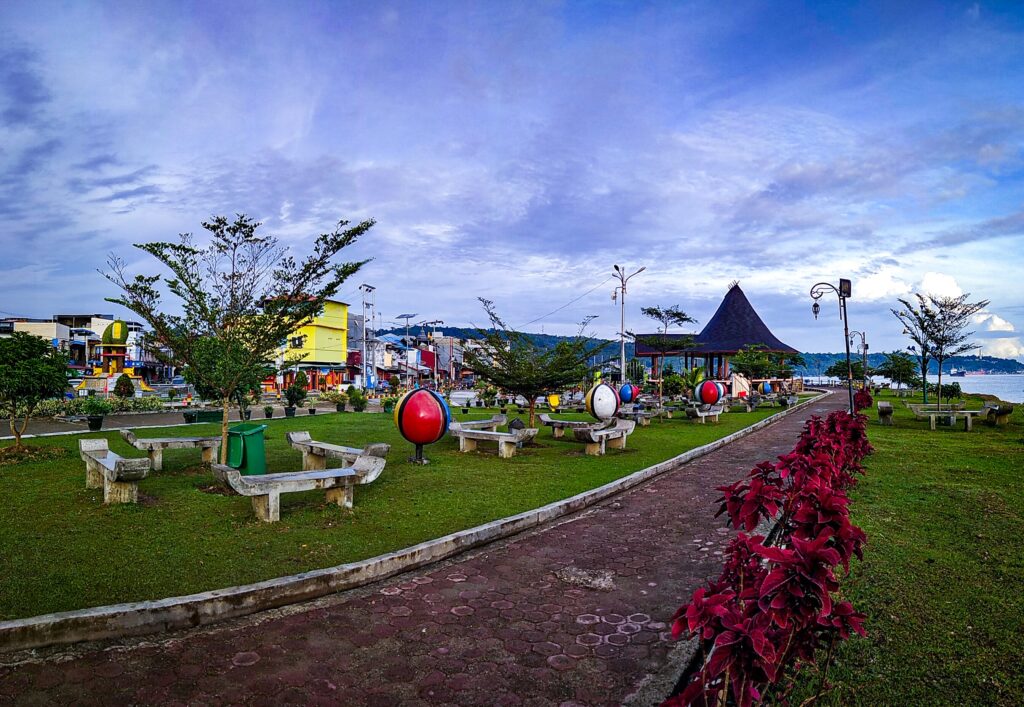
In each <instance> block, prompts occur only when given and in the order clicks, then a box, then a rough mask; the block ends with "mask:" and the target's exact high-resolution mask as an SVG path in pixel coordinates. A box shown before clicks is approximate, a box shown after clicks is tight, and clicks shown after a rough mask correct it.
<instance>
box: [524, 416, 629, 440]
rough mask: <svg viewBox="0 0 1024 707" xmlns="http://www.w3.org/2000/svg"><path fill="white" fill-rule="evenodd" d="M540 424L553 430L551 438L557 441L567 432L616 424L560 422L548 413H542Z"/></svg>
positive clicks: (585, 421)
mask: <svg viewBox="0 0 1024 707" xmlns="http://www.w3.org/2000/svg"><path fill="white" fill-rule="evenodd" d="M537 419H539V420H540V424H542V425H545V426H546V427H550V428H551V436H552V437H554V438H555V439H561V437H562V436H563V435H564V434H565V431H566V430H583V429H600V428H602V427H608V426H609V425H612V424H614V423H613V421H612V420H609V421H608V422H591V421H589V420H558V419H555V418H553V417H551V416H550V415H548V414H547V413H541V414H540V415H539V416H538V418H537Z"/></svg>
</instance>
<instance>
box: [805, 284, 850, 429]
mask: <svg viewBox="0 0 1024 707" xmlns="http://www.w3.org/2000/svg"><path fill="white" fill-rule="evenodd" d="M852 291H853V286H852V284H851V282H850V281H849V280H847V279H845V278H842V279H840V280H839V287H836V286H835V285H833V284H831V283H829V282H819V283H817V284H816V285H814V286H813V287H811V299H813V300H814V304H813V305H811V311H812V312H814V318H815V319H817V318H818V312H820V311H821V305H820V304H818V300H819V299H821V298H822V297H824V296H825V293H827V292H835V293H836V294H837V295H838V296H839V318H840V319H842V320H843V343H844V344H845V345H846V388H847V390H848V391H849V392H850V414H851V415H853V414H854V408H853V364H852V363H850V327H849V323H848V322H847V319H846V299H847V298H848V297H849V296H850V294H851V293H852Z"/></svg>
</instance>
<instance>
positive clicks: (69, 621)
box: [0, 390, 830, 651]
mask: <svg viewBox="0 0 1024 707" xmlns="http://www.w3.org/2000/svg"><path fill="white" fill-rule="evenodd" d="M812 392H819V393H821V394H820V395H816V396H814V397H812V398H809V399H807V400H805V401H803V402H801V403H800V404H798V405H794V406H791V407H789V408H786V409H785V410H782V411H780V412H779V413H776V414H774V415H772V416H770V417H767V418H765V419H763V420H759V421H758V422H756V423H754V424H753V425H750V426H749V427H745V428H743V429H742V430H738V431H737V432H734V433H732V434H730V435H727V436H725V437H723V438H721V439H719V440H716V441H714V442H711V443H709V444H706V445H704V446H701V447H697V448H695V449H691V450H690V451H688V452H684V453H682V454H680V455H678V456H675V457H672V458H671V459H668V460H666V461H664V462H661V463H659V464H655V465H653V466H649V467H647V468H645V469H641V470H639V471H636V472H633V473H632V474H630V475H628V476H625V477H622V478H621V479H617V480H615V481H612V482H610V483H608V484H605V485H604V486H599V487H598V488H596V489H591V490H590V491H585V492H583V493H580V494H577V495H576V496H571V497H570V498H567V499H563V500H561V501H555V502H554V503H549V504H548V505H546V506H541V507H540V508H535V509H533V510H530V511H525V512H523V513H519V514H517V515H514V516H509V517H507V518H500V519H498V520H494V521H491V522H489V523H485V524H483V525H479V526H476V527H474V528H469V529H467V530H462V531H459V532H456V533H452V534H450V535H446V536H443V537H440V538H435V539H433V540H428V541H426V542H423V543H419V544H418V545H413V546H411V547H408V548H405V549H402V550H398V551H395V552H391V553H387V554H384V555H378V556H377V557H372V558H369V559H367V560H362V561H360V562H351V563H346V564H343V565H337V566H334V567H328V568H324V569H319V570H312V571H309V572H302V573H300V574H295V575H289V576H286V577H278V578H276V579H270V580H265V581H263V582H257V583H254V584H247V585H240V586H235V587H227V588H224V589H216V590H212V591H207V592H200V593H197V594H189V595H185V596H178V597H170V598H167V599H160V600H154V601H142V602H130V603H125V604H113V605H109V606H99V607H92V608H89V609H79V610H75V611H64V612H59V613H54V614H44V615H42V616H34V617H30V618H26V619H15V620H12V621H3V622H0V651H14V650H23V649H29V648H39V647H44V646H52V645H61V644H70V643H77V642H80V641H95V640H102V639H111V638H121V637H126V636H139V635H145V634H151V633H158V632H162V631H173V630H179V629H186V628H194V627H196V626H202V625H207V624H211V623H214V622H217V621H221V620H224V619H229V618H235V617H240V616H245V615H248V614H252V613H256V612H259V611H264V610H266V609H273V608H277V607H280V606H285V605H287V604H293V603H298V602H304V601H308V600H310V599H315V598H318V597H322V596H325V595H327V594H333V593H336V592H340V591H343V590H347V589H353V588H356V587H360V586H363V585H365V584H369V583H370V582H375V581H378V580H381V579H386V578H387V577H391V576H393V575H396V574H399V573H401V572H407V571H409V570H412V569H416V568H419V567H423V566H424V565H428V564H432V563H435V562H438V561H440V560H444V559H446V558H449V557H451V556H453V555H456V554H458V553H460V552H464V551H466V550H469V549H471V548H475V547H478V546H480V545H484V544H487V543H490V542H493V541H495V540H499V539H502V538H506V537H509V536H511V535H515V534H517V533H521V532H523V531H525V530H528V529H530V528H534V527H536V526H539V525H542V524H544V523H547V522H549V521H552V520H555V519H557V518H560V517H562V516H565V515H568V514H570V513H574V512H576V511H579V510H581V509H583V508H586V507H587V506H591V505H593V504H595V503H598V502H600V501H602V500H604V499H606V498H608V497H609V496H612V495H615V494H618V493H621V492H623V491H625V490H627V489H630V488H632V487H634V486H636V485H638V484H640V483H643V482H644V481H647V480H649V479H651V478H653V477H655V476H658V475H659V474H662V473H664V472H666V471H668V470H670V469H673V468H675V467H676V466H678V465H680V464H683V463H686V462H689V461H692V460H693V459H697V458H698V457H701V456H704V455H706V454H708V453H710V452H712V451H714V450H716V449H719V448H721V447H723V446H725V445H728V444H729V443H731V442H733V441H735V440H737V439H740V438H742V437H745V436H747V435H749V434H752V433H753V432H756V431H757V430H760V429H763V428H764V427H767V426H768V425H771V424H773V423H774V422H777V421H778V420H781V419H783V418H785V417H787V416H789V415H791V414H793V413H795V412H797V411H799V410H802V409H803V408H804V407H806V406H808V405H811V404H813V403H814V402H816V401H818V400H820V399H821V398H822V397H823V396H825V395H829V394H830V393H829V392H826V391H817V390H815V391H812Z"/></svg>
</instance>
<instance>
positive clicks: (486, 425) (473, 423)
mask: <svg viewBox="0 0 1024 707" xmlns="http://www.w3.org/2000/svg"><path fill="white" fill-rule="evenodd" d="M506 422H508V417H507V416H505V415H492V416H491V417H489V418H488V419H486V420H469V421H466V422H458V421H453V422H452V423H451V424H449V425H448V431H449V432H454V431H456V430H483V431H485V432H497V431H498V428H499V427H500V426H501V425H504V424H505V423H506Z"/></svg>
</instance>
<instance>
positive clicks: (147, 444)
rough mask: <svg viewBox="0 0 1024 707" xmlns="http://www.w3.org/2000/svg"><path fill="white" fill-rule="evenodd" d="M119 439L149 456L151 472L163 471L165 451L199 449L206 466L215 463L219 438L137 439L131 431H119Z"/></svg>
mask: <svg viewBox="0 0 1024 707" xmlns="http://www.w3.org/2000/svg"><path fill="white" fill-rule="evenodd" d="M121 439H123V440H124V441H125V442H127V443H128V444H130V445H131V446H133V447H135V448H136V449H138V450H141V451H143V452H146V453H147V454H148V455H149V461H150V462H151V463H152V464H153V471H163V468H164V450H165V449H201V450H202V459H203V462H204V463H206V464H212V463H213V462H215V461H216V456H217V450H218V449H220V437H151V438H148V439H139V438H138V437H136V436H135V433H134V432H133V431H132V430H121Z"/></svg>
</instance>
